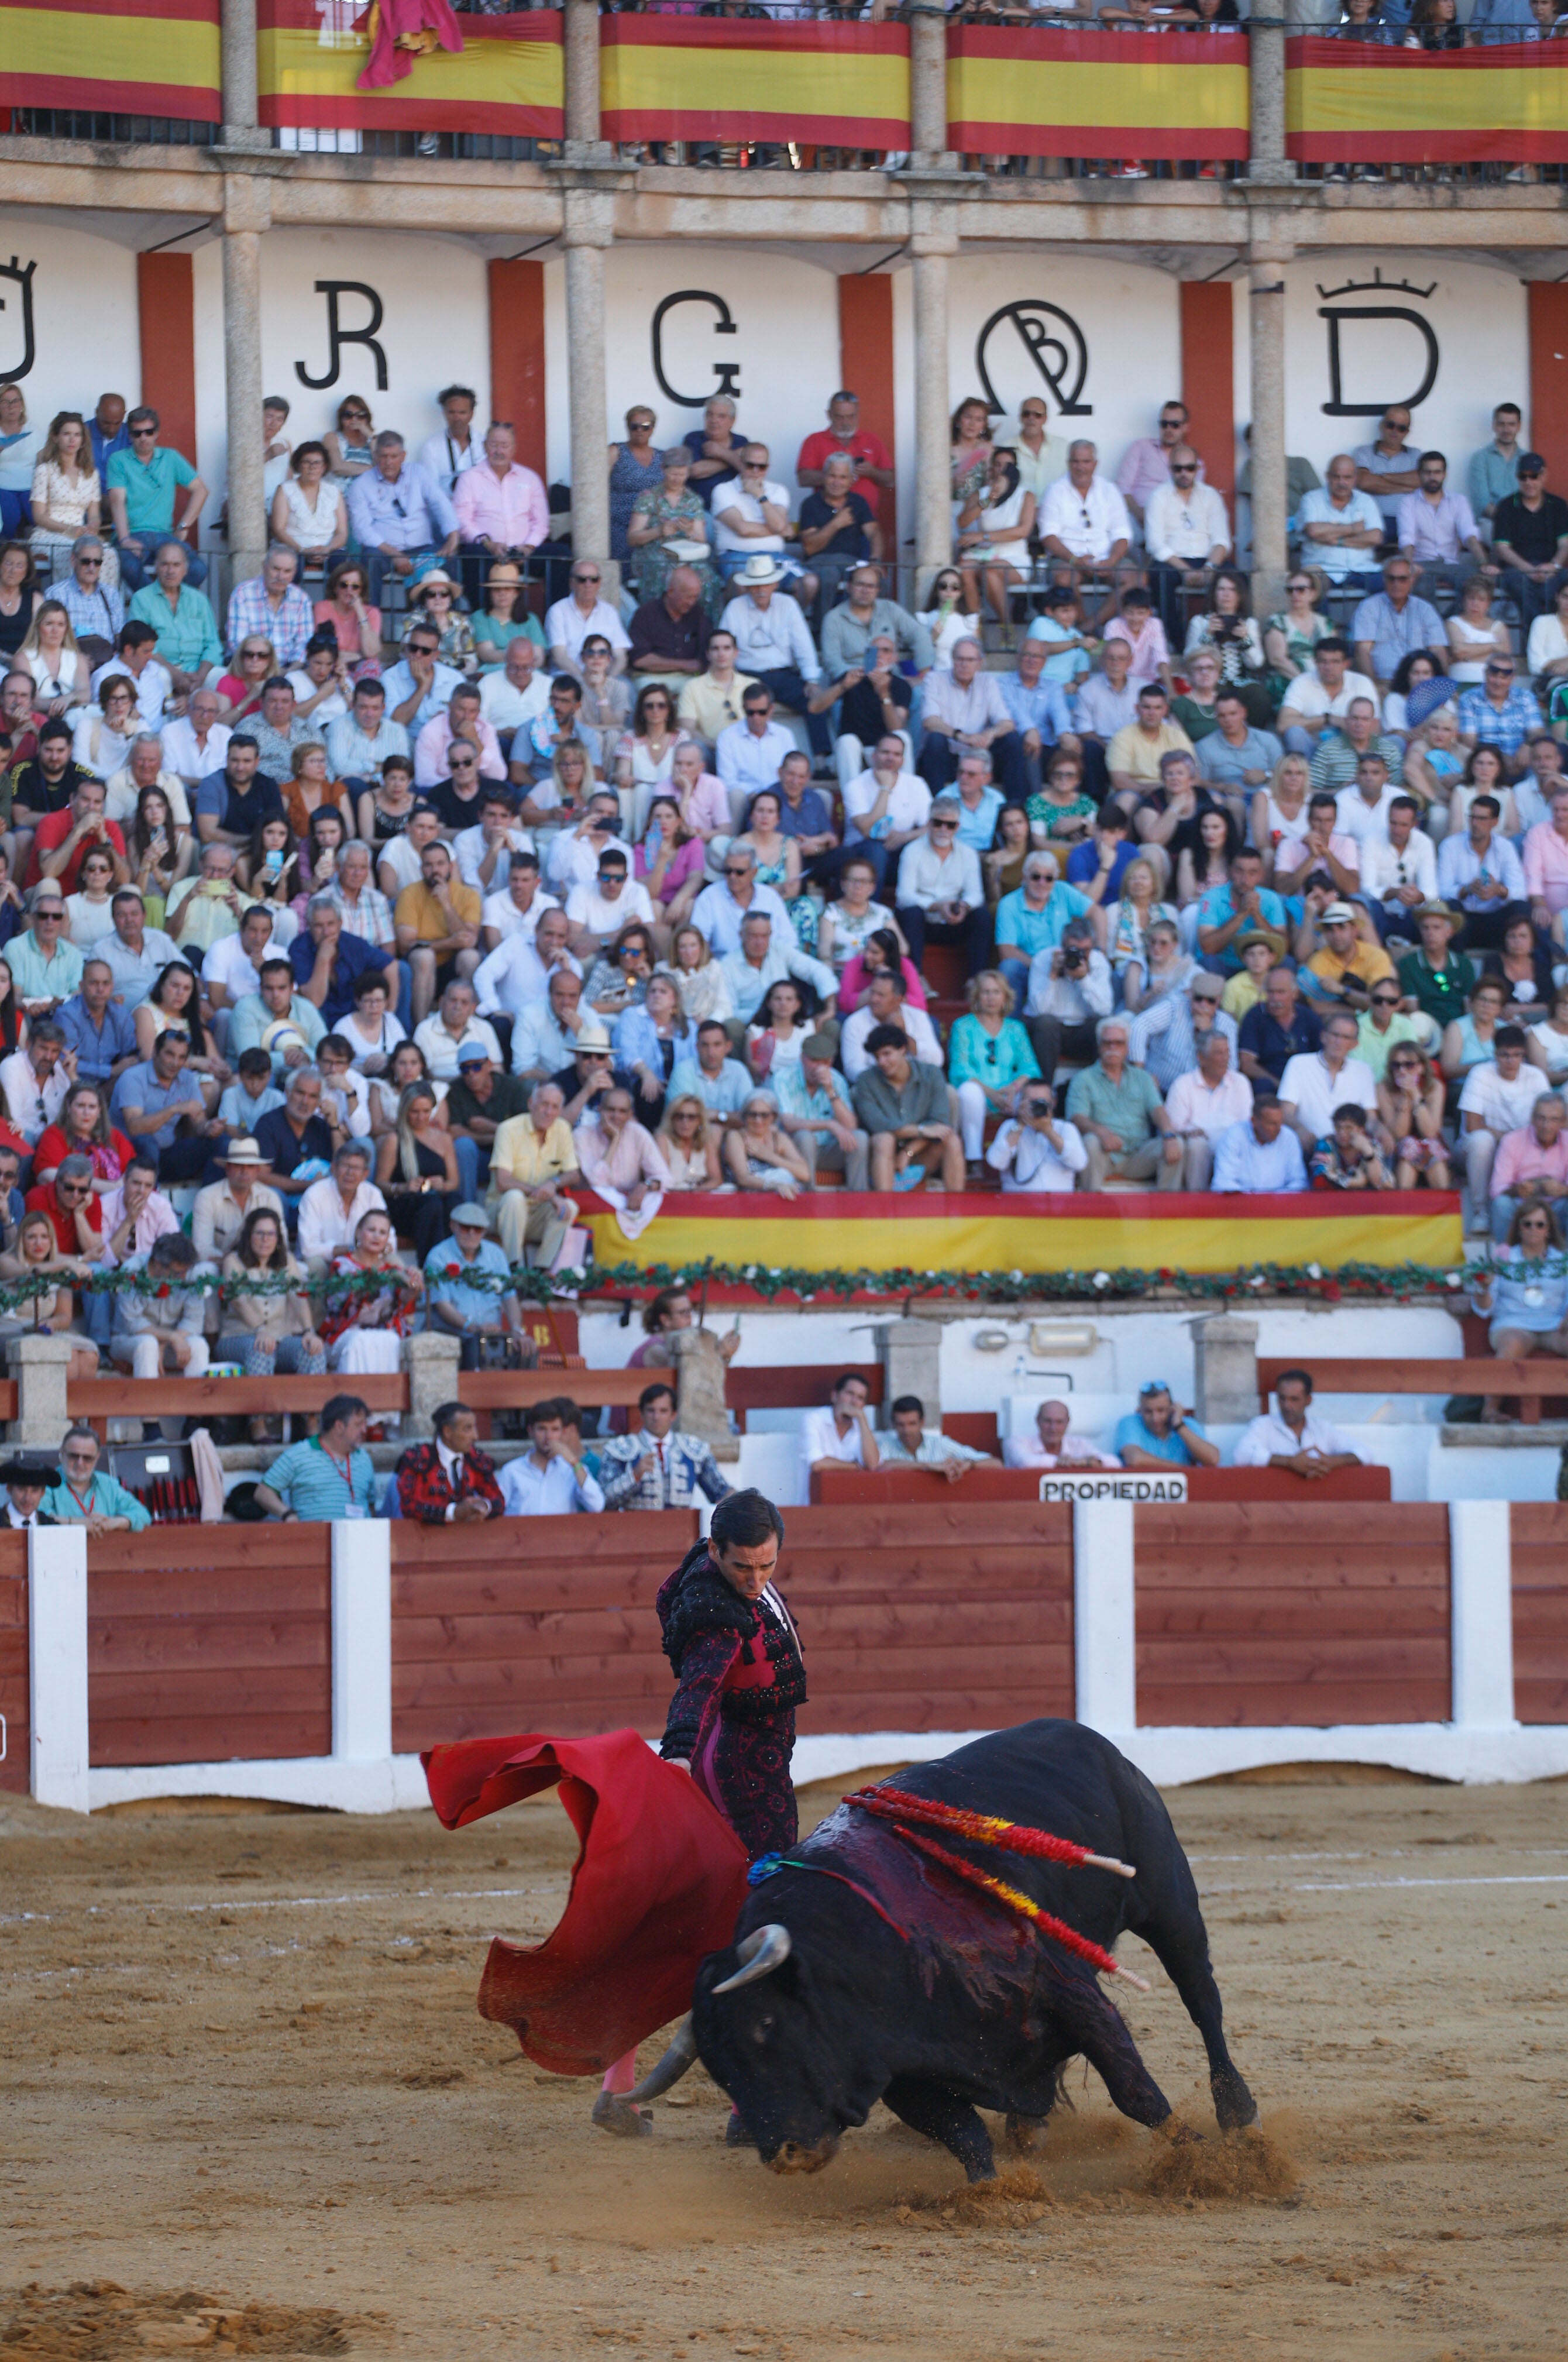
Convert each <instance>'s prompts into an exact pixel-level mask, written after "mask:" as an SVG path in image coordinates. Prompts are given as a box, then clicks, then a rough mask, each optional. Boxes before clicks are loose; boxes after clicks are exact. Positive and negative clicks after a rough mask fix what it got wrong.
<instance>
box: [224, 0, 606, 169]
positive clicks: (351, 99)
mask: <svg viewBox="0 0 1568 2362" xmlns="http://www.w3.org/2000/svg"><path fill="white" fill-rule="evenodd" d="M335 16H336V17H339V18H343V17H349V16H350V12H349V10H348V8H347V7H343V8H338V9H329V10H328V11H327V12H326V15H325V16H324V15H323V12H322V10H321V9H320V8H319V7H318V6H316V5H315V0H257V10H256V70H257V79H258V83H259V107H258V113H259V116H260V119H261V121H262V123H263V124H265V125H267V126H269V127H277V126H282V127H287V128H293V129H306V128H309V129H320V130H337V131H370V130H383V131H487V132H493V133H499V134H502V136H507V137H510V138H516V139H527V138H533V139H558V138H560V137H561V134H562V128H563V121H562V108H563V105H564V72H563V67H562V61H561V60H562V51H561V15H560V11H559V9H558V8H547V9H529V10H526V11H525V12H524V13H522V14H520V15H518V16H515V17H479V16H463V17H459V18H458V25H459V26H460V28H461V30H462V37H463V49H462V53H461V55H460V56H456V57H454V56H451V55H449V54H448V53H447V51H446V50H433V51H432V53H431V54H430V55H429V56H428V57H420V58H415V59H414V70H413V72H411V73H409V74H407V75H405V76H404V77H403V80H401V81H400V82H399V83H396V85H395V86H394V87H392V88H389V89H386V90H358V89H356V88H355V83H356V82H357V81H358V79H359V75H360V73H361V72H363V71H364V68H365V63H366V61H367V60H368V58H369V56H370V36H369V31H368V29H367V27H368V12H366V13H365V14H363V15H362V16H361V17H360V19H359V24H358V26H357V27H356V25H355V24H354V23H353V22H352V21H350V23H349V24H348V26H347V27H344V26H342V25H341V24H339V25H338V26H336V27H335V26H334V23H333V21H332V20H333V17H335Z"/></svg>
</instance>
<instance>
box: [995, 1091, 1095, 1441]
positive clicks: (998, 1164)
mask: <svg viewBox="0 0 1568 2362" xmlns="http://www.w3.org/2000/svg"><path fill="white" fill-rule="evenodd" d="M986 1163H987V1164H988V1165H989V1166H990V1167H991V1169H992V1171H993V1172H996V1173H999V1174H1000V1175H1001V1185H1002V1191H1003V1194H1004V1195H1005V1196H1013V1195H1016V1194H1017V1193H1018V1192H1020V1191H1021V1190H1031V1191H1045V1190H1049V1191H1051V1192H1053V1193H1055V1194H1059V1195H1061V1196H1064V1197H1066V1196H1070V1195H1071V1193H1072V1192H1073V1190H1075V1189H1076V1188H1077V1176H1078V1175H1079V1174H1080V1173H1081V1172H1082V1171H1083V1169H1084V1166H1085V1165H1086V1164H1088V1149H1087V1148H1086V1147H1085V1146H1084V1140H1083V1134H1082V1132H1080V1131H1079V1130H1078V1128H1077V1124H1076V1123H1069V1122H1068V1121H1067V1120H1066V1117H1065V1116H1059V1115H1058V1114H1057V1113H1056V1094H1055V1090H1054V1089H1053V1088H1052V1087H1051V1085H1050V1084H1049V1083H1043V1082H1038V1081H1036V1082H1028V1083H1025V1084H1024V1086H1023V1088H1022V1090H1021V1093H1020V1094H1019V1100H1018V1113H1017V1114H1016V1116H1010V1117H1009V1118H1008V1120H1007V1121H1006V1123H1004V1124H1003V1125H1001V1127H1000V1128H999V1131H998V1132H997V1135H996V1137H995V1139H994V1140H993V1141H992V1142H991V1144H990V1146H989V1147H988V1149H987V1151H986ZM1007 1464H1008V1466H1009V1467H1010V1468H1012V1467H1021V1466H1032V1464H1033V1463H1032V1462H1021V1461H1011V1460H1010V1461H1009V1462H1008V1463H1007ZM1042 1464H1043V1463H1042Z"/></svg>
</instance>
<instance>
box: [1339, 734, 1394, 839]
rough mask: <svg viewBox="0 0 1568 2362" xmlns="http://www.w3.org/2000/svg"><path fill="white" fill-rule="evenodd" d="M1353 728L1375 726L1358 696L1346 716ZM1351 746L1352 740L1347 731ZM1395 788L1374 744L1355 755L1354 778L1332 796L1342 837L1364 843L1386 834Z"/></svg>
mask: <svg viewBox="0 0 1568 2362" xmlns="http://www.w3.org/2000/svg"><path fill="white" fill-rule="evenodd" d="M1347 719H1348V720H1350V721H1351V722H1352V723H1353V727H1354V728H1355V729H1356V730H1358V731H1359V730H1361V729H1363V728H1375V725H1376V720H1377V717H1376V714H1375V712H1374V711H1373V709H1372V708H1371V707H1369V706H1367V705H1366V703H1365V700H1364V699H1363V698H1359V697H1358V698H1357V699H1356V701H1355V703H1354V704H1353V707H1352V708H1351V712H1350V714H1349V715H1348V716H1347ZM1346 736H1347V738H1350V743H1351V744H1352V745H1354V743H1355V741H1354V739H1353V738H1352V737H1351V734H1350V733H1349V732H1348V731H1347V733H1346ZM1397 793H1398V789H1397V788H1393V787H1391V786H1390V785H1389V782H1388V766H1387V764H1386V762H1385V760H1384V758H1383V756H1381V755H1380V754H1379V753H1378V752H1377V749H1376V748H1375V746H1368V747H1367V749H1366V751H1365V753H1364V754H1361V755H1358V756H1357V758H1356V767H1355V778H1353V781H1352V782H1351V784H1350V786H1349V787H1348V788H1342V789H1340V791H1339V794H1338V795H1337V796H1336V797H1335V799H1334V810H1335V824H1336V826H1337V828H1338V830H1339V832H1340V833H1341V835H1342V836H1353V837H1354V839H1355V841H1356V844H1358V845H1363V846H1364V845H1366V844H1369V843H1371V842H1373V841H1374V840H1375V839H1376V838H1379V837H1386V835H1387V833H1388V813H1389V810H1390V807H1391V806H1392V804H1393V801H1394V799H1395V797H1396V796H1397Z"/></svg>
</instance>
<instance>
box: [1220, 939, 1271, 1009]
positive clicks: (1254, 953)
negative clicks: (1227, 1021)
mask: <svg viewBox="0 0 1568 2362" xmlns="http://www.w3.org/2000/svg"><path fill="white" fill-rule="evenodd" d="M1236 949H1237V950H1238V951H1239V952H1240V953H1241V955H1242V971H1241V974H1240V975H1239V976H1233V977H1231V979H1230V981H1229V983H1228V984H1227V985H1226V987H1225V989H1224V991H1223V992H1222V993H1221V994H1220V1008H1221V1009H1222V1010H1224V1012H1225V1014H1226V1016H1227V1017H1233V1018H1234V1019H1235V1021H1236V1023H1237V1024H1238V1025H1240V1023H1241V1021H1242V1018H1243V1017H1245V1016H1246V1014H1247V1012H1248V1010H1253V1009H1256V1008H1259V1007H1260V1006H1261V1005H1262V1002H1263V998H1264V988H1265V986H1266V984H1267V982H1268V974H1269V970H1270V969H1271V968H1272V967H1273V966H1275V962H1276V961H1277V960H1278V959H1279V958H1280V957H1281V955H1282V954H1283V953H1284V950H1285V945H1284V944H1283V943H1282V942H1281V940H1280V938H1279V937H1278V936H1277V935H1275V934H1271V933H1270V932H1269V930H1268V929H1267V928H1266V927H1259V928H1256V929H1255V930H1253V931H1252V932H1251V933H1245V934H1241V935H1238V936H1237V937H1236Z"/></svg>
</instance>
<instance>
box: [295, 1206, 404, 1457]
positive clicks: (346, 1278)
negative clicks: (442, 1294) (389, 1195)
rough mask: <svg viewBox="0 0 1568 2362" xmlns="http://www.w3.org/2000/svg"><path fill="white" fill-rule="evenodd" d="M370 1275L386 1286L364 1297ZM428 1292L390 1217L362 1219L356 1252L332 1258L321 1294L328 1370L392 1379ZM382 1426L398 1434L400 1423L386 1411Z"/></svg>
mask: <svg viewBox="0 0 1568 2362" xmlns="http://www.w3.org/2000/svg"><path fill="white" fill-rule="evenodd" d="M370 1275H381V1279H382V1281H383V1285H382V1286H381V1287H380V1288H379V1289H378V1290H377V1292H376V1293H375V1294H373V1295H370V1294H364V1293H361V1292H360V1285H359V1284H362V1283H363V1281H364V1280H365V1279H366V1278H367V1277H368V1276H370ZM424 1287H425V1282H424V1277H423V1275H422V1274H421V1273H420V1272H419V1271H418V1270H416V1269H410V1267H409V1266H408V1265H407V1264H403V1262H401V1261H400V1260H399V1257H398V1252H397V1242H396V1237H395V1233H394V1232H393V1230H392V1217H391V1215H390V1214H387V1213H383V1212H381V1211H379V1210H378V1211H372V1212H370V1213H368V1214H365V1215H362V1216H361V1217H360V1220H359V1229H358V1231H357V1232H356V1234H355V1240H354V1245H353V1248H352V1251H351V1252H349V1253H346V1254H337V1255H335V1256H334V1258H333V1261H332V1265H331V1269H330V1271H329V1273H328V1275H327V1277H326V1286H325V1288H324V1292H323V1298H322V1302H323V1314H322V1319H321V1322H320V1331H321V1335H322V1337H323V1338H324V1339H325V1341H326V1347H327V1363H328V1366H329V1367H330V1368H332V1369H334V1370H342V1371H347V1372H349V1373H352V1374H355V1375H370V1374H372V1373H375V1374H379V1375H381V1376H394V1375H395V1374H397V1372H398V1371H399V1370H400V1369H401V1368H402V1366H403V1338H404V1337H405V1336H406V1335H407V1334H408V1333H409V1331H410V1330H411V1329H412V1327H413V1325H414V1312H415V1309H416V1308H417V1307H418V1304H419V1300H420V1297H421V1296H422V1295H423V1293H424ZM380 1424H381V1426H382V1427H386V1428H392V1429H395V1428H396V1427H398V1426H399V1425H400V1424H401V1418H400V1417H399V1416H396V1415H394V1414H392V1412H386V1413H384V1414H383V1415H382V1418H381V1421H380Z"/></svg>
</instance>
